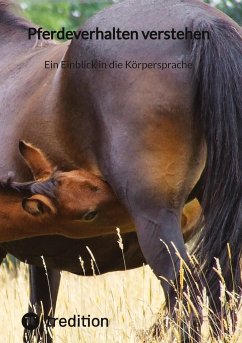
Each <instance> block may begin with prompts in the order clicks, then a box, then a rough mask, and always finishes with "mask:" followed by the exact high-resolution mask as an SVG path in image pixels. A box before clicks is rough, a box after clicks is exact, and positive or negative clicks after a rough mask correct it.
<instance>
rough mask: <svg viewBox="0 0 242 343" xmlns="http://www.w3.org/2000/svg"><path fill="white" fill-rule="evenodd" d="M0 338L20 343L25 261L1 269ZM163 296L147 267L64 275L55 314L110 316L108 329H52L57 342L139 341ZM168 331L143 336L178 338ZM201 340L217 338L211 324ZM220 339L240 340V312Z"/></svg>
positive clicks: (149, 339) (148, 339)
mask: <svg viewBox="0 0 242 343" xmlns="http://www.w3.org/2000/svg"><path fill="white" fill-rule="evenodd" d="M0 282H1V296H0V309H1V321H0V342H4V343H21V339H22V331H23V328H22V325H21V318H22V316H23V314H25V313H26V312H27V304H28V291H29V289H28V267H27V265H24V264H22V263H21V265H20V267H19V268H18V269H17V273H16V272H15V269H14V268H10V271H9V270H7V269H6V266H5V265H2V266H1V269H0ZM162 301H163V294H162V291H161V289H160V286H159V282H158V281H157V279H156V278H155V277H154V276H153V274H152V272H151V271H150V269H149V268H148V267H143V268H139V269H136V270H132V271H127V272H117V273H109V274H106V275H104V276H93V277H85V278H84V277H78V276H75V275H71V274H69V273H65V272H63V273H62V282H61V287H60V293H59V298H58V303H57V310H56V317H67V318H68V317H71V316H73V315H74V314H80V315H88V314H90V315H91V317H107V318H108V319H109V327H108V328H62V327H56V329H55V331H54V342H55V343H85V342H86V343H104V342H105V343H126V342H130V343H131V342H141V341H142V340H141V339H140V338H139V337H140V333H141V331H140V330H142V329H148V328H149V327H150V326H151V325H152V324H153V323H154V321H155V319H156V316H157V313H158V311H159V310H160V307H161V305H162ZM170 334H171V332H167V333H165V337H164V338H163V339H162V340H155V339H152V337H151V336H150V335H149V334H146V335H145V334H144V335H143V337H144V338H145V339H143V341H145V342H158V341H160V342H164V343H168V342H179V339H177V340H176V332H175V336H174V337H175V338H174V337H173V338H172V339H171V338H170ZM202 342H206V343H208V342H215V341H214V340H212V339H210V340H209V338H208V327H206V325H205V326H204V327H203V336H202ZM216 342H219V343H222V342H226V343H227V342H228V343H235V342H236V343H240V342H242V316H241V315H240V316H239V323H238V326H237V330H236V333H235V334H234V335H233V336H229V337H228V336H227V337H223V338H221V340H219V341H216Z"/></svg>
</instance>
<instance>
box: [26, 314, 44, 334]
mask: <svg viewBox="0 0 242 343" xmlns="http://www.w3.org/2000/svg"><path fill="white" fill-rule="evenodd" d="M39 321H40V320H39V316H38V315H37V314H36V313H33V312H28V313H26V314H25V315H24V316H23V317H22V325H23V327H24V328H25V329H26V330H30V331H32V330H35V329H37V327H38V326H39Z"/></svg>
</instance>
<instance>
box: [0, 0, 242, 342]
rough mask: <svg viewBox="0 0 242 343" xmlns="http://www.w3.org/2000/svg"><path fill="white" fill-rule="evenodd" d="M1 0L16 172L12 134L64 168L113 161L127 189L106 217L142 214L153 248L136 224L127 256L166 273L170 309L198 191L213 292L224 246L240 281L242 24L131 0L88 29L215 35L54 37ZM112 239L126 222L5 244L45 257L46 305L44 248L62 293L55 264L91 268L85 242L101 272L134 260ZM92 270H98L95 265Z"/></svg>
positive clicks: (111, 179)
mask: <svg viewBox="0 0 242 343" xmlns="http://www.w3.org/2000/svg"><path fill="white" fill-rule="evenodd" d="M0 4H1V7H0V20H1V22H0V37H1V41H0V45H1V60H0V68H1V69H0V70H1V83H0V97H1V110H0V111H1V124H2V125H1V129H0V130H1V138H0V139H1V144H0V150H1V151H0V153H1V165H0V167H1V174H3V173H6V172H8V171H9V170H15V171H17V177H18V180H20V179H22V180H23V181H24V180H26V179H28V177H30V176H29V174H28V171H27V169H26V168H25V167H24V165H23V163H22V161H21V160H20V159H19V158H18V156H17V153H16V148H15V147H16V145H17V141H18V140H19V139H24V140H26V141H30V142H32V143H33V144H35V145H37V146H39V147H40V148H41V149H42V150H43V151H44V152H46V153H47V154H48V156H49V157H50V159H51V160H53V161H54V162H55V163H56V164H57V165H58V166H59V167H60V168H62V169H63V170H70V169H72V168H73V166H75V167H85V169H87V170H90V171H95V172H98V173H100V174H101V175H103V176H104V177H105V179H106V180H107V181H108V183H109V184H110V185H111V186H112V188H113V190H114V191H115V192H116V194H117V196H118V198H119V200H120V208H119V207H116V208H115V209H113V208H112V206H111V207H110V209H109V210H107V212H106V213H104V215H105V217H106V220H105V223H104V224H103V223H102V225H107V226H113V225H117V226H120V227H121V228H122V227H126V226H129V225H130V217H131V218H132V220H133V221H134V223H135V225H136V231H137V236H138V241H139V245H140V247H141V250H142V253H143V255H142V253H141V251H140V249H139V245H138V243H137V238H136V235H135V233H127V234H125V235H124V236H123V240H124V247H125V249H126V250H125V257H126V263H127V266H128V268H134V267H137V266H140V265H141V264H142V263H143V262H144V258H145V260H146V262H147V263H148V264H149V265H150V266H151V268H152V269H153V271H154V273H155V274H156V275H157V276H158V277H159V276H163V278H161V285H162V287H163V288H164V290H165V294H166V297H167V301H168V298H169V299H170V306H171V309H172V308H173V307H174V303H175V296H174V294H173V289H172V288H171V287H170V283H169V282H166V281H165V279H166V280H168V281H169V280H173V281H175V280H176V278H177V275H178V273H179V269H180V260H179V259H178V257H177V254H176V252H175V250H174V248H173V245H172V243H174V245H175V246H176V249H177V250H178V252H179V254H180V256H181V257H182V258H183V259H185V260H187V254H186V249H185V245H184V241H183V238H182V234H181V230H180V216H181V210H182V207H183V205H184V203H185V202H186V200H187V199H188V197H189V194H190V197H193V196H197V197H199V198H200V199H201V198H202V205H203V210H204V217H205V226H204V230H203V232H202V234H201V236H200V239H199V242H198V244H197V249H196V253H197V256H198V258H199V259H200V261H202V262H203V264H202V272H203V275H204V276H205V278H206V280H207V284H208V286H209V287H210V289H211V292H212V295H213V300H214V303H215V306H216V305H218V301H219V282H218V280H217V279H216V277H215V275H216V274H215V272H214V271H213V266H214V257H218V258H219V259H220V263H221V268H222V271H223V276H224V280H225V282H226V284H227V287H228V289H229V290H232V288H233V285H234V286H235V289H236V290H237V291H239V289H240V288H241V279H240V270H239V257H240V251H241V241H242V235H241V224H242V223H241V215H240V211H241V194H242V180H241V163H242V148H241V145H242V137H241V134H242V122H241V121H242V118H241V108H242V104H241V96H240V89H241V79H240V77H241V74H242V64H241V53H242V47H241V30H240V28H239V27H238V25H237V24H236V23H235V22H233V21H232V20H231V19H230V18H228V17H227V16H225V15H223V14H222V13H220V12H219V11H217V10H215V9H213V8H211V7H209V6H207V5H205V4H203V3H202V2H200V1H197V0H187V1H178V0H174V1H173V0H172V1H169V2H166V1H154V2H151V3H150V2H145V1H144V2H136V1H134V2H129V1H123V2H122V3H120V4H118V5H115V6H112V7H110V8H109V9H107V10H105V11H103V12H100V13H98V14H97V15H96V16H95V17H93V18H92V19H91V20H89V21H88V22H87V23H86V25H85V26H84V27H83V28H82V29H86V30H93V29H94V28H96V27H99V29H100V30H103V31H105V30H112V28H113V27H115V26H116V25H117V24H118V26H119V28H120V29H121V30H136V31H139V32H140V31H141V30H145V31H147V30H150V29H151V28H155V29H160V28H162V29H164V30H171V29H172V28H174V29H175V30H177V31H178V30H184V28H185V27H187V28H188V29H190V30H194V31H195V30H196V31H201V30H206V31H209V32H210V39H209V40H192V41H191V40H171V39H170V40H151V39H148V40H142V39H139V40H127V41H122V40H110V41H108V40H101V41H100V40H87V41H86V40H73V41H72V42H71V44H70V45H68V44H67V43H65V44H55V43H53V42H50V43H46V41H44V40H35V41H34V42H33V41H32V40H28V35H27V31H28V27H30V26H31V24H29V23H27V22H26V21H24V20H22V19H19V18H18V17H16V16H14V15H13V14H12V13H11V12H10V11H9V9H8V8H7V5H6V2H3V1H1V2H0ZM46 60H47V61H53V62H56V63H58V62H60V61H61V60H67V61H74V62H75V61H76V60H83V61H90V60H100V61H102V62H105V63H107V64H108V63H109V62H112V61H119V62H122V63H124V64H125V62H126V61H130V60H135V61H138V62H160V61H165V62H171V63H177V62H180V61H181V60H185V61H187V62H191V63H192V66H193V68H192V69H179V70H174V69H166V70H163V71H162V72H161V71H156V70H153V69H147V70H145V71H142V70H139V69H137V70H132V69H127V68H123V69H115V70H114V69H110V68H107V69H103V70H95V69H93V70H87V69H78V70H76V69H61V68H58V69H45V68H44V63H45V61H46ZM202 172H203V174H202ZM201 174H202V175H203V177H202V178H201ZM196 184H198V185H199V187H195V185H196ZM194 187H195V188H194ZM121 204H123V205H124V206H125V208H126V209H127V212H125V213H126V215H124V211H123V210H122V211H121V210H120V209H121V208H123V207H122V206H121ZM109 211H111V212H113V213H114V214H113V216H111V215H110V212H109ZM121 213H122V214H121ZM111 218H112V221H111ZM90 225H91V224H90ZM115 241H116V237H115V235H109V236H107V237H101V236H100V237H97V238H95V239H87V240H68V239H66V238H61V237H57V236H54V237H47V238H43V237H42V238H35V239H31V240H30V239H28V240H23V241H19V242H13V243H5V244H2V245H1V247H2V251H3V255H4V251H7V252H10V253H12V254H14V255H15V256H16V257H17V258H19V259H20V260H22V261H25V260H27V262H28V263H30V264H32V265H34V266H32V267H31V273H30V282H31V302H32V303H33V304H40V301H43V303H44V309H45V311H46V312H48V310H49V309H50V305H51V304H50V301H49V295H48V286H47V282H46V276H45V272H44V270H43V268H42V260H41V258H40V256H41V255H43V256H44V257H45V263H46V265H47V267H48V268H49V279H50V287H51V291H52V299H53V307H54V306H55V301H56V296H57V291H58V285H59V278H60V276H59V272H58V270H68V271H71V272H74V273H80V272H81V269H80V265H79V259H78V257H79V256H80V255H81V256H82V258H83V259H84V260H85V259H86V258H87V257H88V256H87V252H86V251H85V249H84V247H85V246H86V245H88V246H89V247H90V248H91V250H92V251H93V252H94V254H95V257H96V260H97V261H98V265H99V269H100V271H101V273H104V272H107V271H113V270H118V269H123V264H122V256H121V254H120V252H119V250H118V247H116V245H115V243H116V242H115ZM227 244H230V247H231V253H232V257H231V261H229V259H228V257H227ZM143 256H144V258H143ZM230 263H231V265H232V271H233V274H234V275H233V276H232V275H231V265H230ZM86 272H87V274H90V273H91V268H86ZM232 281H234V282H232ZM194 291H195V290H194ZM49 339H50V338H49Z"/></svg>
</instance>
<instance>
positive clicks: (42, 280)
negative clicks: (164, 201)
mask: <svg viewBox="0 0 242 343" xmlns="http://www.w3.org/2000/svg"><path fill="white" fill-rule="evenodd" d="M47 275H48V277H47ZM60 277H61V274H60V271H59V270H55V269H47V270H46V269H45V268H44V267H37V266H33V265H30V306H29V312H35V313H37V314H38V315H39V316H40V315H41V314H42V315H43V319H44V320H45V319H46V318H47V317H48V316H53V315H54V313H55V307H56V300H57V295H58V290H59V285H60ZM44 329H45V328H44V324H43V320H41V323H40V326H39V328H37V329H36V330H35V332H34V333H32V332H29V330H25V331H24V343H30V339H29V337H31V336H33V334H34V335H35V336H36V337H37V341H38V342H43V343H51V342H52V338H51V336H50V334H49V332H47V333H46V334H45V330H44Z"/></svg>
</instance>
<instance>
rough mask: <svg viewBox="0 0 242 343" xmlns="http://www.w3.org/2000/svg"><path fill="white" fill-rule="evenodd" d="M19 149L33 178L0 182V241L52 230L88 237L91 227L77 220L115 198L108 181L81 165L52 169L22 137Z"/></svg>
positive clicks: (89, 217)
mask: <svg viewBox="0 0 242 343" xmlns="http://www.w3.org/2000/svg"><path fill="white" fill-rule="evenodd" d="M19 149H20V153H21V154H22V156H23V158H24V160H25V162H26V163H27V164H28V166H29V168H30V169H31V171H32V174H33V176H34V178H35V181H33V182H23V183H19V182H12V181H11V180H10V179H9V180H7V181H5V182H4V181H1V182H0V241H1V242H7V241H11V240H17V239H22V238H27V237H33V236H40V235H51V234H62V235H65V236H67V237H71V238H82V237H89V236H90V228H88V227H87V229H88V231H87V230H85V229H82V228H81V226H80V224H81V223H82V225H83V222H90V221H94V220H95V218H96V217H97V216H98V212H99V211H100V210H101V209H102V207H103V206H107V204H108V203H109V202H110V201H113V200H114V199H115V195H114V193H113V192H112V190H111V188H110V187H109V186H108V184H107V183H106V182H105V181H103V180H102V179H101V178H100V177H98V176H96V175H94V174H92V173H90V172H87V171H85V170H81V169H80V170H72V171H69V172H61V171H55V170H54V168H53V167H52V166H51V163H50V162H49V161H48V160H47V158H46V157H45V156H44V154H43V153H42V152H41V151H40V150H39V149H37V148H35V147H34V146H32V145H31V144H27V143H25V142H23V141H21V142H20V144H19ZM63 224H64V225H63ZM67 227H70V230H68V229H67ZM72 227H73V229H72ZM79 228H80V229H79ZM92 234H95V232H92Z"/></svg>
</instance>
